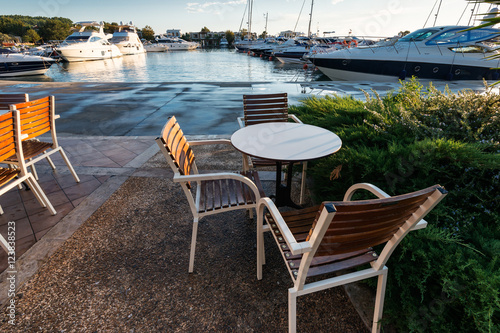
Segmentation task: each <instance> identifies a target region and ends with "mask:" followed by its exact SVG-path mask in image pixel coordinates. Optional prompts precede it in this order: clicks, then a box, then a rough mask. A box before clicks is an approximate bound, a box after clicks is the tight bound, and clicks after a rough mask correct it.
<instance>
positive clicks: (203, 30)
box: [200, 27, 210, 33]
mask: <svg viewBox="0 0 500 333" xmlns="http://www.w3.org/2000/svg"><path fill="white" fill-rule="evenodd" d="M200 32H201V33H207V32H210V29H208V28H207V27H203V28H202V29H201V30H200Z"/></svg>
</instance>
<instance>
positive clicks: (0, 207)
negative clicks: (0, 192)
mask: <svg viewBox="0 0 500 333" xmlns="http://www.w3.org/2000/svg"><path fill="white" fill-rule="evenodd" d="M0 215H3V209H2V206H0Z"/></svg>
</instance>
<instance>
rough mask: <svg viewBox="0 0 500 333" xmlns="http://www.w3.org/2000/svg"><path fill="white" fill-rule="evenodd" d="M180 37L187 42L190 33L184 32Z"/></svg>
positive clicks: (189, 39) (189, 38)
mask: <svg viewBox="0 0 500 333" xmlns="http://www.w3.org/2000/svg"><path fill="white" fill-rule="evenodd" d="M181 39H184V40H187V41H188V42H190V41H191V35H190V34H188V33H185V34H184V35H182V36H181Z"/></svg>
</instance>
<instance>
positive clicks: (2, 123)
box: [0, 111, 16, 161]
mask: <svg viewBox="0 0 500 333" xmlns="http://www.w3.org/2000/svg"><path fill="white" fill-rule="evenodd" d="M14 129H15V126H14V117H13V116H12V112H10V111H9V112H6V113H4V114H2V115H0V161H4V160H5V159H7V158H8V157H11V156H12V155H15V154H16V140H15V136H14V135H15V131H14Z"/></svg>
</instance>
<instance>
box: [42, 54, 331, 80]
mask: <svg viewBox="0 0 500 333" xmlns="http://www.w3.org/2000/svg"><path fill="white" fill-rule="evenodd" d="M321 77H322V75H321V73H320V72H318V71H317V72H314V73H313V74H312V75H311V73H310V71H309V72H308V73H306V71H305V70H304V69H303V65H292V64H290V65H288V64H287V65H284V64H281V63H279V62H277V61H269V60H263V59H260V58H258V57H251V56H248V55H247V54H242V53H237V52H235V51H233V50H218V49H214V50H197V51H188V52H183V51H180V52H167V53H159V52H150V53H147V54H140V55H129V56H123V57H120V58H114V59H108V60H98V61H87V62H73V63H60V64H56V65H53V66H52V67H51V68H50V70H49V71H48V72H47V74H46V75H45V77H39V78H37V79H35V78H34V80H35V81H57V82H95V81H108V82H290V81H292V82H293V81H299V82H302V81H311V80H313V81H315V80H318V79H319V78H321Z"/></svg>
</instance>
